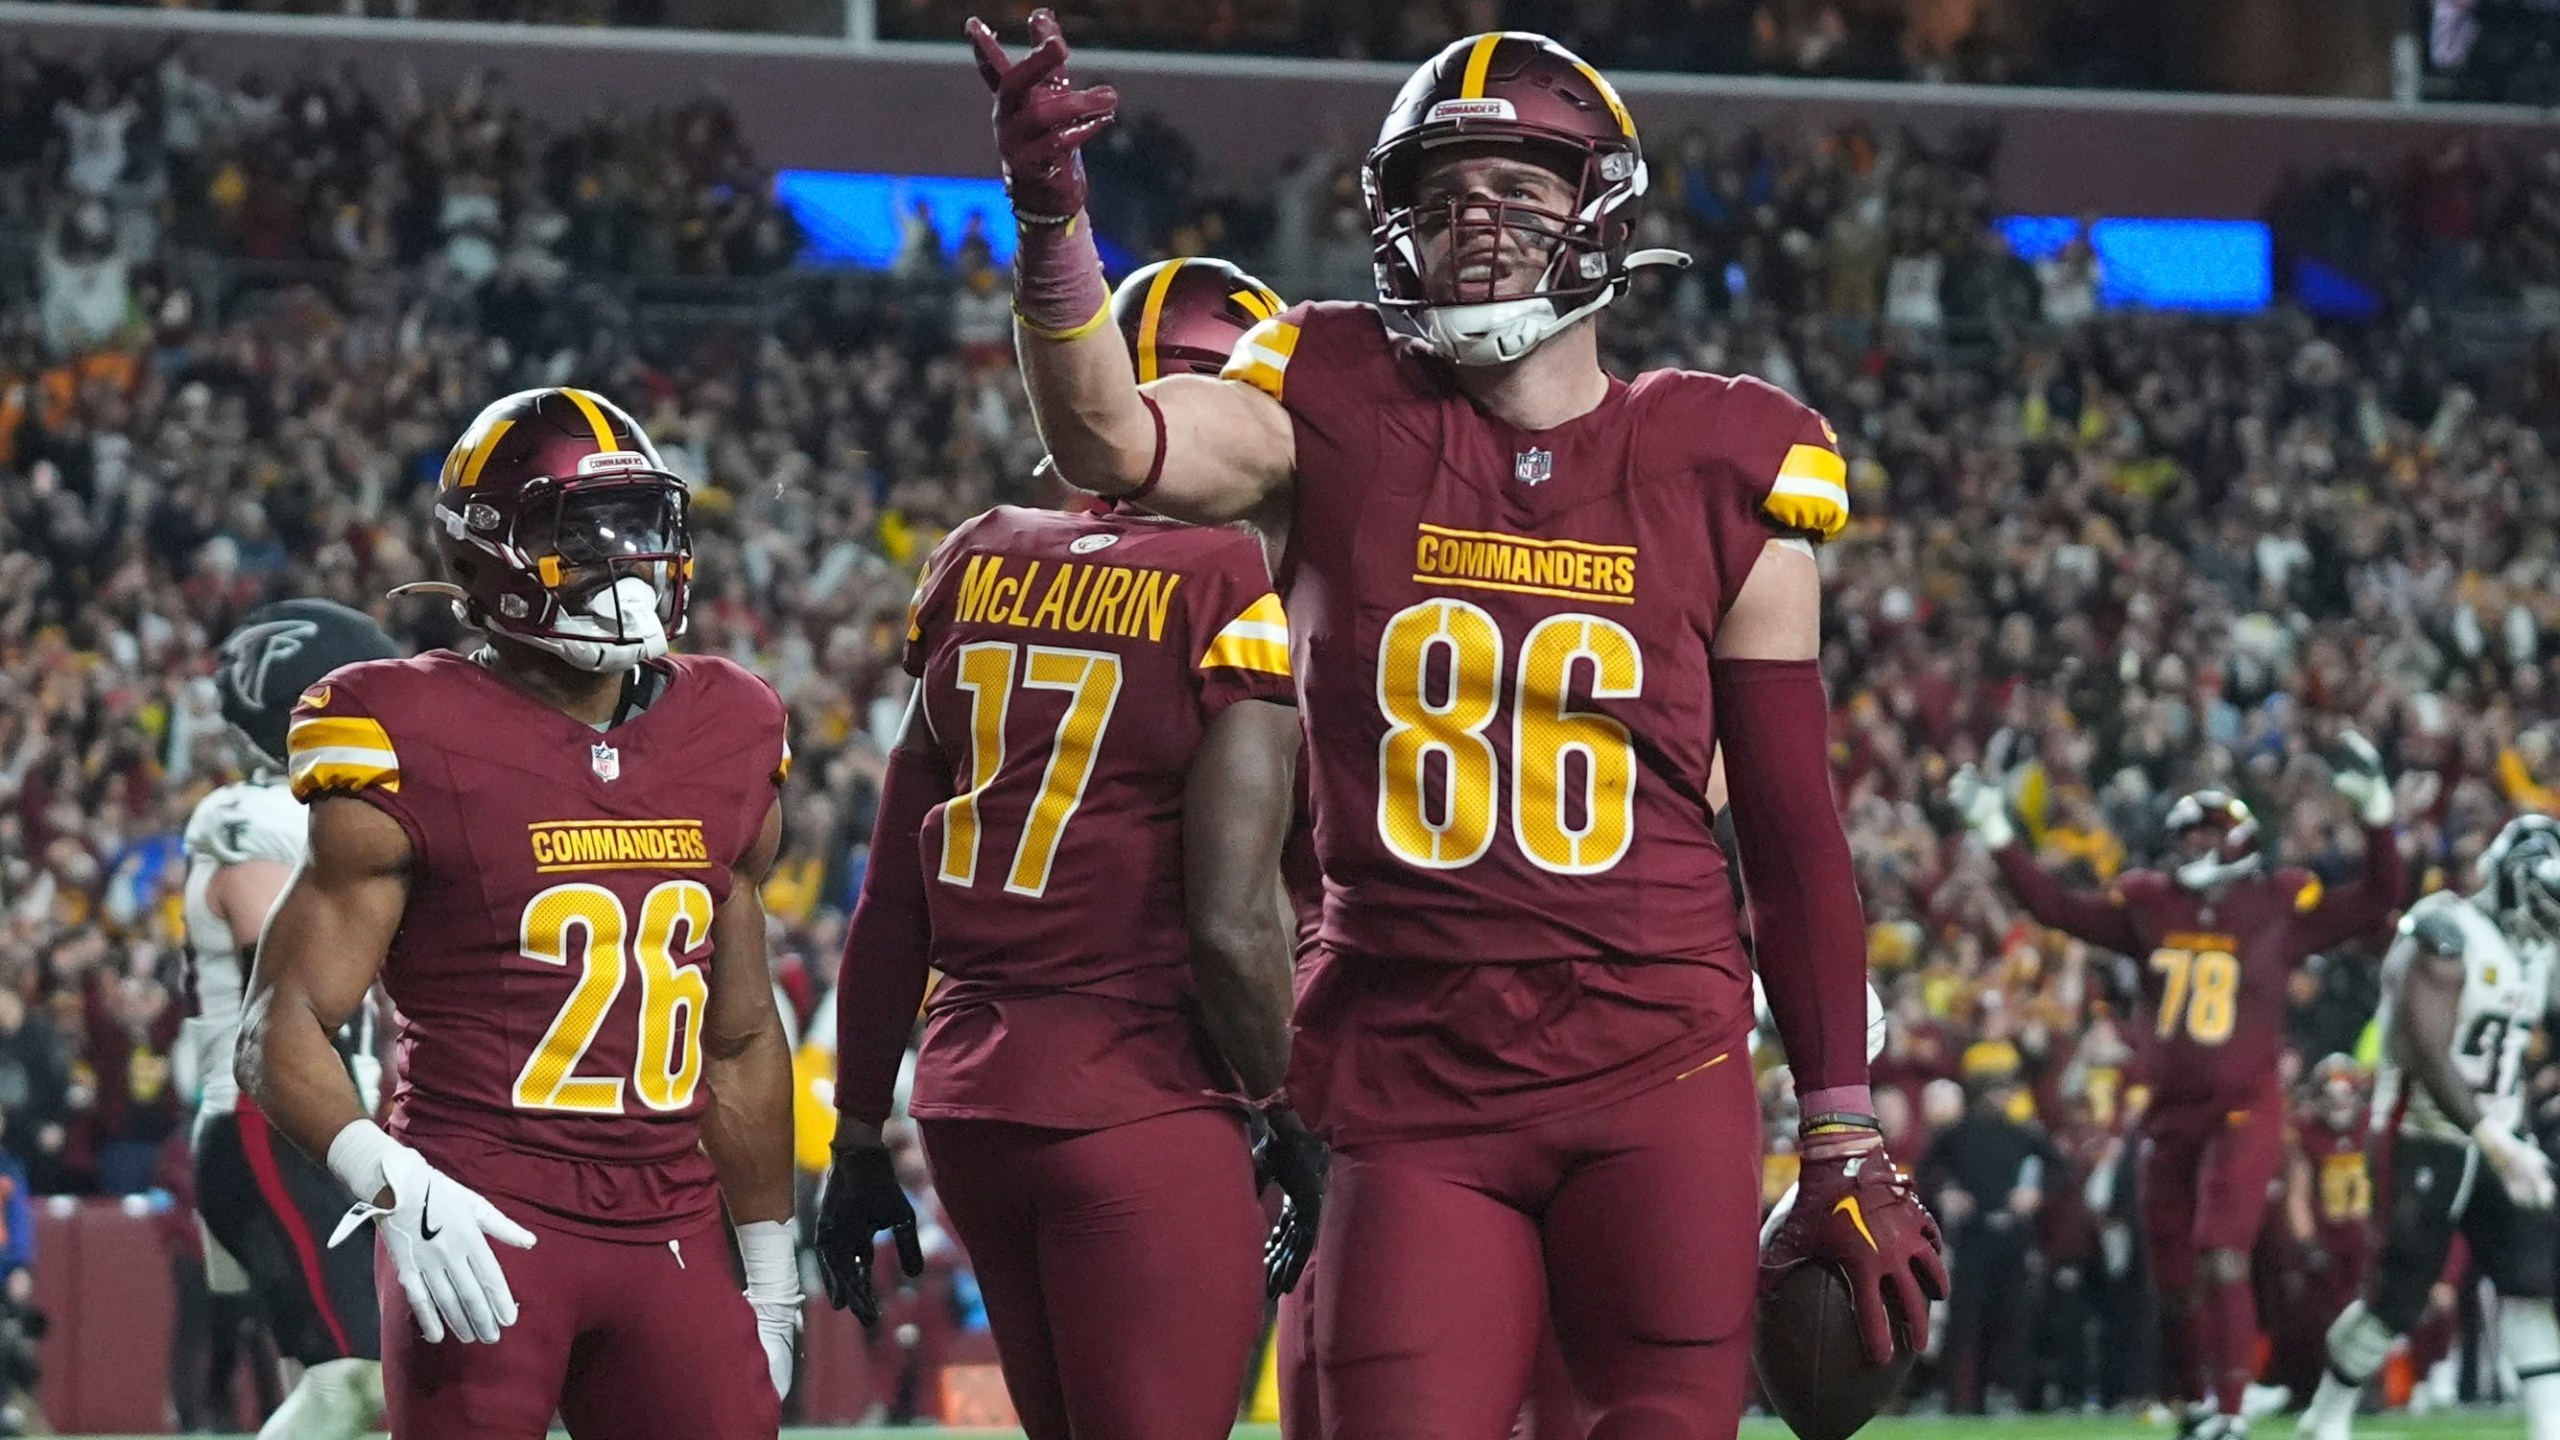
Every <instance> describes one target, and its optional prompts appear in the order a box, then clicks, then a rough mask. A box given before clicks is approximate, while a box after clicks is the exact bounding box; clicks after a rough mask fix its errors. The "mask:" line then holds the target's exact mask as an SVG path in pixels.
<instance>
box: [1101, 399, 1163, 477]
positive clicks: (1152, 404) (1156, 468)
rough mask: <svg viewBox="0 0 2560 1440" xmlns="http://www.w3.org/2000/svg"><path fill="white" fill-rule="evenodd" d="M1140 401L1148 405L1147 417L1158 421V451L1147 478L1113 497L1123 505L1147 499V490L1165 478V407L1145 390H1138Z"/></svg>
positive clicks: (1149, 467) (1148, 465)
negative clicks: (1133, 488)
mask: <svg viewBox="0 0 2560 1440" xmlns="http://www.w3.org/2000/svg"><path fill="white" fill-rule="evenodd" d="M1138 403H1139V404H1141V405H1144V406H1146V407H1147V418H1148V419H1150V420H1153V421H1154V422H1156V453H1155V458H1154V459H1152V460H1149V461H1148V462H1147V478H1146V479H1144V480H1141V481H1139V482H1138V488H1137V489H1135V490H1131V491H1129V492H1128V493H1126V494H1123V495H1114V496H1112V497H1111V498H1112V499H1114V500H1117V501H1119V502H1120V503H1121V504H1123V505H1132V504H1135V503H1137V502H1138V501H1140V500H1143V499H1145V498H1146V495H1147V492H1148V491H1150V490H1153V489H1155V488H1156V482H1158V481H1160V480H1162V479H1164V407H1163V406H1161V405H1158V404H1157V403H1156V397H1154V396H1153V395H1150V394H1148V393H1147V392H1146V391H1144V390H1141V391H1139V392H1138Z"/></svg>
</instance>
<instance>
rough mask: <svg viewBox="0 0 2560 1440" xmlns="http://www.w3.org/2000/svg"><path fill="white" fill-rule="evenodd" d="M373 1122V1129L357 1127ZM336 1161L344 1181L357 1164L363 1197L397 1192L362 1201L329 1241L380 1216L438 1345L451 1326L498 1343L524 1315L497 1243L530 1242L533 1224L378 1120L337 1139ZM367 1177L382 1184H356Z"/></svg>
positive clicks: (420, 1317) (422, 1321)
mask: <svg viewBox="0 0 2560 1440" xmlns="http://www.w3.org/2000/svg"><path fill="white" fill-rule="evenodd" d="M367 1130H369V1131H371V1132H372V1133H371V1135H364V1134H359V1133H356V1132H360V1131H367ZM374 1137H379V1139H378V1140H377V1139H375V1138H374ZM342 1152H345V1153H344V1154H342ZM329 1168H330V1169H331V1170H332V1171H335V1172H337V1174H338V1178H340V1179H341V1180H349V1178H350V1173H351V1172H352V1174H353V1176H354V1180H352V1181H350V1184H349V1186H348V1188H349V1189H352V1190H354V1191H355V1193H357V1194H359V1195H379V1194H381V1193H382V1192H383V1191H385V1190H388V1191H390V1192H391V1204H390V1206H389V1207H388V1208H385V1207H383V1206H380V1205H374V1204H368V1203H364V1202H361V1201H359V1202H358V1203H357V1204H356V1206H355V1208H354V1209H352V1210H349V1211H348V1212H347V1214H346V1218H345V1219H343V1220H340V1221H339V1222H338V1228H337V1230H336V1231H335V1232H334V1233H333V1234H331V1235H330V1237H329V1243H330V1244H331V1245H336V1244H338V1243H339V1242H340V1241H342V1240H345V1239H346V1238H347V1237H348V1236H349V1235H352V1234H354V1233H355V1232H356V1231H357V1230H359V1229H361V1228H362V1227H363V1225H364V1222H365V1221H367V1220H372V1221H375V1222H377V1225H376V1229H377V1232H378V1233H379V1234H380V1235H381V1236H382V1246H383V1250H384V1252H385V1253H387V1254H388V1255H390V1257H391V1268H392V1270H393V1272H394V1273H396V1274H397V1275H398V1276H399V1278H400V1290H401V1293H402V1294H404V1295H406V1296H408V1297H409V1312H410V1314H412V1315H414V1316H416V1317H417V1321H418V1333H419V1334H421V1335H423V1336H425V1337H426V1339H427V1343H428V1344H430V1345H432V1344H436V1343H438V1342H441V1341H442V1340H443V1339H444V1337H445V1335H446V1334H447V1333H448V1332H450V1333H451V1334H452V1336H453V1338H454V1339H456V1340H459V1341H461V1342H462V1343H463V1344H465V1345H468V1344H472V1343H474V1342H475V1341H476V1342H478V1343H479V1344H483V1345H494V1344H496V1343H497V1342H498V1332H499V1331H501V1330H503V1329H505V1328H506V1327H507V1326H509V1325H513V1324H514V1323H516V1297H515V1292H514V1291H512V1290H510V1289H509V1288H508V1286H507V1275H506V1272H505V1271H504V1270H502V1269H500V1268H499V1266H498V1256H497V1253H496V1252H495V1251H493V1250H491V1249H490V1248H489V1242H490V1241H491V1240H495V1241H497V1242H499V1243H500V1244H502V1245H512V1246H514V1247H515V1248H517V1249H519V1250H530V1249H532V1248H533V1243H534V1236H533V1232H532V1231H530V1230H527V1229H525V1228H524V1227H523V1226H521V1225H518V1224H517V1223H516V1222H514V1221H513V1220H510V1219H508V1218H507V1217H506V1216H504V1215H502V1214H500V1213H498V1207H497V1206H495V1205H492V1204H490V1203H489V1202H488V1201H486V1200H484V1199H482V1198H480V1195H479V1193H478V1192H477V1191H474V1190H473V1189H472V1188H471V1187H470V1186H468V1185H465V1184H463V1183H461V1182H460V1181H458V1180H455V1179H454V1178H452V1177H451V1176H449V1175H447V1174H445V1173H444V1172H443V1171H441V1170H438V1169H437V1168H435V1167H434V1166H433V1165H430V1164H428V1163H427V1160H426V1157H425V1156H423V1155H420V1154H419V1153H418V1152H417V1151H415V1150H412V1149H410V1148H409V1147H408V1146H406V1145H403V1144H401V1143H400V1142H399V1141H397V1140H394V1139H392V1138H391V1137H390V1136H389V1135H388V1134H385V1133H384V1132H383V1131H382V1130H381V1129H380V1128H379V1127H377V1126H375V1125H374V1123H373V1122H372V1121H370V1120H359V1121H357V1122H356V1123H355V1124H353V1125H349V1126H348V1127H347V1128H346V1130H345V1131H341V1132H340V1133H339V1137H338V1139H337V1141H335V1142H333V1143H332V1144H331V1145H330V1147H329ZM366 1180H370V1181H373V1182H375V1183H372V1184H370V1185H361V1184H358V1183H355V1182H357V1181H366Z"/></svg>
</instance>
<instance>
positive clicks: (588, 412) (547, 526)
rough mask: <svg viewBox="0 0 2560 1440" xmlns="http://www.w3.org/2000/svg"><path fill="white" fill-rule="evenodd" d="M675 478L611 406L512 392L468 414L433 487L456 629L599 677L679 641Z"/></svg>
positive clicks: (687, 542)
mask: <svg viewBox="0 0 2560 1440" xmlns="http://www.w3.org/2000/svg"><path fill="white" fill-rule="evenodd" d="M686 501H687V492H686V488H685V483H684V481H683V480H682V479H681V478H680V477H678V476H677V475H675V474H674V473H673V472H672V471H670V470H668V469H667V467H666V463H665V462H664V461H662V460H660V459H659V458H658V450H657V447H656V446H654V445H652V444H650V443H649V437H648V436H647V435H645V434H643V433H641V430H640V424H639V422H638V421H636V420H633V419H632V418H631V417H630V416H629V415H628V414H626V413H624V412H623V410H622V408H621V407H620V406H618V405H615V404H614V403H613V402H612V401H610V400H607V399H605V398H604V397H603V396H601V395H597V394H594V393H592V392H590V391H586V390H576V389H570V388H567V387H552V388H547V389H541V390H521V391H518V392H517V393H515V394H513V395H509V396H507V397H505V398H503V399H501V400H498V401H496V402H494V403H492V404H491V405H490V406H489V407H488V408H487V409H485V410H482V411H481V412H480V414H479V416H478V418H476V419H474V420H473V421H472V422H471V425H470V428H468V429H466V430H464V431H463V432H462V438H461V439H459V440H457V441H455V442H454V446H453V449H452V451H451V452H450V453H449V454H447V455H446V457H445V462H444V472H443V474H442V475H441V476H440V477H439V478H438V480H437V483H436V501H435V518H436V548H437V551H438V553H440V554H441V555H442V556H443V558H444V563H445V568H446V570H447V571H448V572H449V573H450V574H451V575H452V577H453V582H454V583H453V584H452V585H450V586H442V587H437V588H440V589H443V590H445V591H447V592H449V593H453V594H454V595H455V599H456V602H457V608H458V609H459V610H460V611H461V613H462V619H463V620H464V622H465V623H467V624H471V625H476V626H479V627H482V628H484V629H488V630H492V631H495V632H496V633H498V634H500V635H504V636H507V637H508V638H510V639H513V640H518V641H521V642H523V643H524V644H527V645H531V646H534V647H536V648H537V649H542V650H547V651H549V652H551V653H552V654H554V655H557V656H559V657H560V658H561V659H563V660H565V661H567V662H568V663H569V664H571V665H573V666H575V667H577V668H578V669H581V670H590V671H594V672H596V673H599V674H610V673H613V672H615V671H620V670H627V669H629V668H631V667H632V666H634V665H636V664H639V663H640V662H641V661H642V660H646V659H649V658H651V657H653V656H657V655H663V654H665V653H666V651H667V642H668V641H669V640H670V639H671V638H672V637H674V636H677V635H681V634H683V633H684V618H685V602H686V596H687V593H688V591H689V589H690V587H691V583H692V579H693V536H692V531H691V528H690V524H689V521H688V518H687V511H686Z"/></svg>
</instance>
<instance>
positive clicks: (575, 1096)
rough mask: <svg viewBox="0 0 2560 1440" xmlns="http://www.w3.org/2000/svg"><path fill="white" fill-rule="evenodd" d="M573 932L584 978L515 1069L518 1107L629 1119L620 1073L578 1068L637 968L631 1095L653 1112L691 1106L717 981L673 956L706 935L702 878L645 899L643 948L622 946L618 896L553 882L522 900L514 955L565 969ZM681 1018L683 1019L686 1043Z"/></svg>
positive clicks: (626, 926) (707, 905) (669, 885)
mask: <svg viewBox="0 0 2560 1440" xmlns="http://www.w3.org/2000/svg"><path fill="white" fill-rule="evenodd" d="M679 929H681V930H682V932H683V939H682V942H681V943H679V941H678V939H677V932H678V930H679ZM573 934H574V935H575V936H576V937H577V950H576V958H577V961H578V965H579V970H578V981H577V984H576V985H575V986H573V987H571V989H570V991H569V998H568V1000H567V1001H566V1002H565V1003H563V1004H562V1005H561V1007H560V1013H559V1014H557V1015H554V1016H552V1017H551V1028H549V1029H548V1030H545V1031H544V1032H543V1033H542V1041H541V1043H540V1044H537V1045H535V1046H534V1047H533V1054H532V1055H530V1056H528V1057H526V1059H525V1062H524V1068H523V1069H522V1070H519V1071H518V1072H516V1086H515V1101H516V1106H517V1108H519V1109H524V1110H568V1111H575V1112H577V1113H580V1114H589V1115H597V1114H602V1115H619V1114H621V1113H623V1104H622V1077H621V1076H619V1075H611V1076H604V1075H580V1074H578V1073H577V1069H578V1062H579V1061H581V1060H584V1059H585V1058H586V1056H587V1051H588V1050H589V1049H590V1048H591V1047H593V1046H594V1044H595V1043H596V1034H597V1032H598V1031H600V1030H602V1029H603V1028H604V1018H605V1016H606V1015H607V1014H608V1013H610V1012H611V1011H612V1009H613V1002H614V1000H615V999H616V998H618V997H619V996H620V995H621V994H622V987H623V984H624V978H625V972H626V971H627V970H628V969H629V968H630V965H631V963H632V962H634V961H636V962H637V965H638V968H639V971H640V1043H639V1056H638V1058H637V1060H636V1061H635V1063H634V1064H633V1065H632V1068H631V1088H632V1090H633V1091H634V1092H635V1093H636V1094H638V1095H639V1097H640V1103H641V1104H643V1105H646V1106H648V1107H649V1108H650V1109H652V1110H660V1111H666V1110H681V1109H683V1108H684V1107H686V1106H687V1105H690V1104H692V1103H693V1092H694V1088H695V1087H696V1086H697V1085H698V1084H700V1082H701V1080H702V1016H703V1010H704V1007H705V1006H706V1005H707V1004H708V1002H709V1001H710V998H711V981H710V979H709V978H708V977H707V976H705V975H704V974H703V972H702V967H700V966H698V965H679V964H677V963H676V957H678V956H679V955H682V954H684V953H685V952H686V951H688V950H690V949H692V948H694V947H695V946H697V945H700V944H702V943H703V942H704V941H706V940H708V939H709V938H710V935H711V892H710V891H709V890H708V889H705V888H704V887H703V885H702V883H701V882H700V881H698V880H669V881H667V882H666V883H664V884H662V885H658V886H654V887H652V888H651V889H650V891H649V893H648V894H647V895H646V896H644V897H642V899H641V901H640V928H639V935H638V938H639V943H638V944H637V945H631V946H628V947H626V945H625V944H624V941H625V939H626V938H627V937H628V936H630V934H631V928H630V917H629V916H628V915H627V914H626V913H625V911H624V910H623V908H622V898H621V897H620V896H618V895H616V894H614V893H613V892H612V891H610V890H607V889H606V888H604V887H603V886H601V885H594V884H589V883H586V882H584V881H573V882H571V883H569V884H565V885H554V886H552V887H551V888H550V889H548V890H545V891H543V892H542V893H541V894H539V895H536V896H534V897H533V899H532V900H531V901H529V902H527V903H526V905H525V907H524V918H523V921H522V924H521V927H520V934H519V935H518V937H517V941H518V949H520V950H521V951H522V952H523V954H524V956H525V958H526V959H528V960H539V961H541V962H542V963H543V964H545V965H558V966H562V967H564V968H565V967H566V966H567V965H568V964H569V962H570V958H571V949H570V947H571V943H572V942H571V937H572V935H573ZM678 1016H682V1017H683V1021H684V1024H683V1033H682V1044H681V1045H679V1044H678V1034H677V1023H676V1022H677V1017H678Z"/></svg>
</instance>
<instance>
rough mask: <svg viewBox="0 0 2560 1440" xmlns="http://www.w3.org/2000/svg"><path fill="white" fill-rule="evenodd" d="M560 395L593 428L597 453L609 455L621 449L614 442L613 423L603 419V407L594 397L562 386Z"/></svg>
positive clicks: (570, 387) (573, 388) (582, 391)
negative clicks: (564, 396) (575, 407)
mask: <svg viewBox="0 0 2560 1440" xmlns="http://www.w3.org/2000/svg"><path fill="white" fill-rule="evenodd" d="M560 393H561V394H563V395H566V396H568V397H569V403H570V404H572V405H575V406H577V407H578V413H579V414H581V415H584V416H586V417H587V423H588V424H589V425H591V426H594V427H595V432H596V451H597V453H599V454H604V455H610V454H613V453H614V452H615V451H617V450H620V449H621V448H622V446H621V445H619V444H617V443H616V442H615V441H614V438H613V422H612V421H610V420H607V419H606V418H604V407H603V406H601V405H598V404H597V403H596V397H594V396H593V395H590V394H588V393H587V392H586V391H584V390H580V389H577V388H575V387H572V386H562V387H561V390H560Z"/></svg>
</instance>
